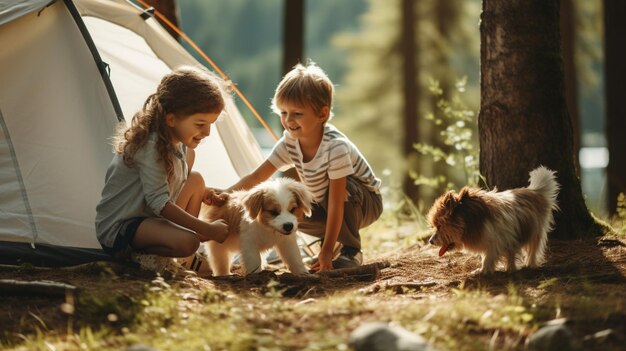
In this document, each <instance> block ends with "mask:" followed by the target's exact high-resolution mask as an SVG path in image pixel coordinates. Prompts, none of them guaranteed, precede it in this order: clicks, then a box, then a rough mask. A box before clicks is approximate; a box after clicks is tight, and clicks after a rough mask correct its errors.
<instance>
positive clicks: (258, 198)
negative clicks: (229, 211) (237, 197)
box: [241, 189, 265, 218]
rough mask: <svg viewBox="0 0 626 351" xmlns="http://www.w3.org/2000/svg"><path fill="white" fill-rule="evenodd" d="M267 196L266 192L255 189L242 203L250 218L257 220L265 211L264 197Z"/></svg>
mask: <svg viewBox="0 0 626 351" xmlns="http://www.w3.org/2000/svg"><path fill="white" fill-rule="evenodd" d="M264 196H265V190H263V189H253V190H251V191H250V192H248V193H247V194H246V195H245V196H244V197H243V199H241V202H242V203H243V206H244V207H245V208H246V210H247V211H248V215H250V218H256V217H257V216H258V215H259V213H261V210H262V209H263V197H264Z"/></svg>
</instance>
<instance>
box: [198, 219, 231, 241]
mask: <svg viewBox="0 0 626 351" xmlns="http://www.w3.org/2000/svg"><path fill="white" fill-rule="evenodd" d="M206 225H207V229H208V230H207V231H206V232H205V233H198V235H199V236H200V241H209V240H215V241H217V242H218V243H223V242H224V240H226V238H227V237H228V224H226V221H224V220H223V219H218V220H217V221H214V222H211V223H206Z"/></svg>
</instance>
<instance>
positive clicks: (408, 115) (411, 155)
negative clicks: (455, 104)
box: [400, 0, 421, 201]
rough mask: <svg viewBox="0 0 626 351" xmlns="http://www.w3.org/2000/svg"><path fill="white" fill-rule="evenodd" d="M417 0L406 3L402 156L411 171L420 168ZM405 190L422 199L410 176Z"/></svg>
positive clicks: (403, 19) (404, 180)
mask: <svg viewBox="0 0 626 351" xmlns="http://www.w3.org/2000/svg"><path fill="white" fill-rule="evenodd" d="M415 4H416V1H415V0H402V34H401V43H400V46H401V55H402V69H403V73H404V74H403V75H402V92H403V102H402V104H403V105H404V110H403V114H402V115H403V118H402V121H403V127H404V128H403V129H402V130H403V131H404V133H403V134H404V136H403V140H402V152H403V154H404V158H405V160H406V162H407V163H408V165H407V167H409V169H411V168H416V167H417V162H416V161H417V152H416V151H415V148H414V147H413V144H415V143H416V142H417V141H418V140H419V138H418V136H419V131H418V123H417V121H418V116H417V105H418V103H419V100H420V95H421V93H420V87H419V86H418V85H417V80H418V74H417V67H416V66H417V62H418V58H417V50H416V46H417V45H416V40H415ZM402 190H403V191H404V194H405V195H406V196H408V198H409V199H412V200H413V201H416V200H417V199H418V198H419V188H418V187H417V185H416V184H415V181H414V180H413V178H412V177H411V176H410V175H409V173H407V174H406V175H405V176H404V179H403V185H402Z"/></svg>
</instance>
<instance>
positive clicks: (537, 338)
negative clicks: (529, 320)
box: [526, 323, 580, 351]
mask: <svg viewBox="0 0 626 351" xmlns="http://www.w3.org/2000/svg"><path fill="white" fill-rule="evenodd" d="M579 349H580V345H579V343H578V342H577V341H576V340H575V339H574V336H573V335H572V332H571V331H570V330H569V328H567V327H566V326H565V323H553V324H550V323H548V325H546V326H545V327H543V328H541V329H539V330H537V332H535V333H534V334H532V335H531V336H529V337H528V339H526V350H528V351H575V350H579Z"/></svg>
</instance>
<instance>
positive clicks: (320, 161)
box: [227, 63, 383, 272]
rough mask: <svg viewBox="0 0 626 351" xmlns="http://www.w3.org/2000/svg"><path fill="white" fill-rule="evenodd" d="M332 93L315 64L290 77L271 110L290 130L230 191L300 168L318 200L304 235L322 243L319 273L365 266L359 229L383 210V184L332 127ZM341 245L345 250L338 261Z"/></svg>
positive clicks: (303, 226)
mask: <svg viewBox="0 0 626 351" xmlns="http://www.w3.org/2000/svg"><path fill="white" fill-rule="evenodd" d="M333 91H334V88H333V84H332V82H331V81H330V79H329V78H328V76H327V75H326V74H325V73H324V71H322V69H320V68H319V67H318V66H316V65H315V64H314V63H309V64H308V65H307V66H303V65H301V64H298V65H296V66H295V67H294V68H293V69H292V70H291V71H290V72H289V73H287V74H286V75H285V76H284V77H283V79H282V81H281V82H280V83H279V84H278V87H277V88H276V92H275V94H274V98H273V99H272V110H273V111H274V112H276V113H277V114H278V115H280V122H281V124H282V126H283V127H284V128H285V131H284V134H283V137H282V138H281V139H280V140H278V142H277V143H276V145H275V146H274V148H273V150H272V153H271V154H270V156H269V157H268V158H267V160H265V161H264V162H263V163H262V164H261V165H260V166H259V167H258V168H257V169H256V170H254V171H253V172H252V173H250V174H248V175H247V176H245V177H243V178H242V179H241V180H239V182H237V183H236V184H234V185H233V186H231V187H230V188H229V189H228V190H227V191H228V192H230V191H233V190H241V189H250V188H252V187H253V186H255V185H257V184H259V183H261V182H262V181H265V180H267V179H268V178H270V177H271V176H272V175H273V174H274V173H275V172H276V171H277V170H281V171H283V170H286V169H288V168H291V167H292V166H295V167H296V170H297V172H298V175H299V176H300V179H301V181H302V182H303V183H304V184H305V185H306V186H307V187H308V188H309V190H310V191H311V192H312V193H313V196H314V200H315V203H314V204H313V213H312V215H311V217H310V218H305V219H304V221H303V223H300V225H299V230H300V231H302V232H304V233H307V234H309V235H313V236H316V237H319V238H322V248H321V250H320V253H319V255H318V257H317V260H316V261H315V262H314V263H313V265H312V266H311V270H313V271H314V272H322V271H327V270H331V269H336V268H349V267H356V266H359V265H361V263H362V254H361V237H360V234H359V229H361V228H363V227H365V226H368V225H370V224H371V223H373V222H374V221H375V220H377V219H378V217H380V214H381V212H382V209H383V206H382V198H381V195H380V192H379V188H380V183H381V181H380V179H378V178H376V176H375V175H374V172H373V171H372V169H371V167H370V166H369V164H368V163H367V161H366V160H365V158H364V157H363V155H361V153H360V152H359V150H358V149H357V148H356V146H354V144H352V142H351V141H350V140H348V138H347V137H346V136H345V135H343V134H342V133H341V132H339V130H337V128H335V127H334V126H332V125H331V124H328V123H327V122H328V121H329V120H330V119H331V118H332V115H333V114H332V111H331V109H332V104H331V103H332V97H333ZM337 241H339V242H340V243H341V244H343V246H342V249H341V253H340V255H339V256H338V257H337V258H335V257H333V256H334V255H333V249H334V247H335V243H336V242H337ZM333 259H334V260H333Z"/></svg>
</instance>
